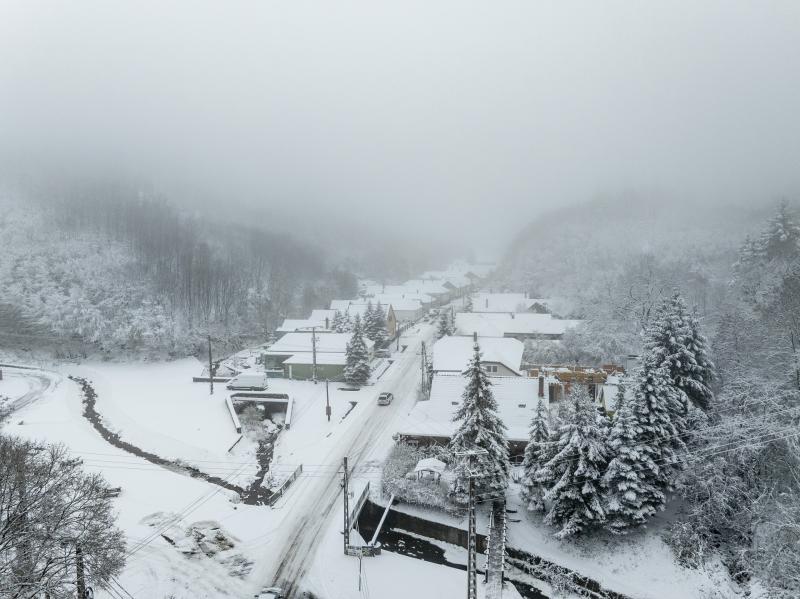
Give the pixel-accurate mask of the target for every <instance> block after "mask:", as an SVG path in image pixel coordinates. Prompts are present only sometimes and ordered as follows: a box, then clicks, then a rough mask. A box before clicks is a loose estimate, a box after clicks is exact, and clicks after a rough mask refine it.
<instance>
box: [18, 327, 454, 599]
mask: <svg viewBox="0 0 800 599" xmlns="http://www.w3.org/2000/svg"><path fill="white" fill-rule="evenodd" d="M429 332H430V331H427V330H426V333H429ZM409 351H412V350H409ZM409 360H413V362H414V364H416V361H417V360H418V357H413V358H407V360H406V366H408V363H409ZM399 365H400V364H399V362H398V363H396V364H393V365H392V366H391V367H390V368H389V369H388V370H387V371H386V373H384V374H383V375H382V376H381V381H380V382H381V383H383V384H384V385H385V386H392V385H395V384H399V379H398V378H397V374H398V373H397V372H395V369H396V366H399ZM201 368H202V367H201V365H200V363H199V362H197V361H196V360H192V359H187V360H179V361H175V362H169V363H134V364H109V363H90V364H84V365H81V366H75V365H65V366H63V367H61V368H60V369H59V370H60V372H55V371H48V372H42V371H30V374H29V375H28V374H26V375H23V376H22V377H21V378H20V379H18V380H14V381H13V382H12V379H8V382H6V386H5V387H4V389H5V390H6V393H8V394H9V395H10V394H11V393H12V392H13V394H14V395H16V396H21V395H26V394H29V393H30V392H31V390H32V389H34V390H36V389H38V390H39V391H40V393H38V394H36V396H35V397H34V399H35V401H32V402H31V403H29V404H27V405H26V406H24V407H22V408H20V409H19V410H17V411H15V413H14V415H13V417H12V418H10V419H8V420H7V421H6V422H5V423H4V425H3V426H4V432H8V433H11V434H15V435H19V436H21V437H24V438H30V439H39V440H43V441H48V442H51V443H63V444H65V445H66V446H68V447H69V448H70V450H71V451H72V452H73V453H74V454H75V455H78V456H79V457H81V458H82V459H83V460H84V463H85V466H86V468H87V469H88V470H92V471H98V472H101V473H102V474H103V475H104V476H105V478H106V479H107V480H108V481H109V483H110V485H111V486H119V487H121V489H122V492H121V494H120V496H119V497H118V498H116V499H115V500H114V502H115V507H116V509H117V511H118V515H119V526H120V527H121V529H122V530H123V531H124V532H125V534H126V537H127V544H128V551H129V554H130V555H129V557H128V563H127V565H126V567H125V570H124V571H123V573H122V574H121V575H120V576H119V577H118V578H119V581H120V582H121V584H122V585H123V586H124V587H125V589H127V590H128V591H129V592H130V593H131V594H132V595H133V596H134V597H137V598H138V597H156V598H162V597H170V596H173V597H175V598H176V599H180V598H184V597H185V598H189V597H244V596H248V594H251V593H252V589H253V587H254V585H255V586H258V585H259V584H261V583H263V582H265V581H264V580H261V579H258V580H256V579H257V578H258V577H257V574H258V572H259V571H264V572H266V571H269V570H272V569H274V566H271V565H270V563H269V562H274V561H275V560H277V556H278V555H280V553H281V552H282V551H283V550H284V549H285V542H286V539H287V538H288V536H289V533H290V532H291V531H290V530H287V526H288V528H294V527H295V524H294V522H295V519H294V518H289V516H290V515H293V512H294V511H295V508H296V507H297V510H300V511H302V509H303V507H304V506H305V503H307V502H304V501H302V500H301V498H305V494H307V493H309V492H312V491H314V489H316V488H317V483H318V482H321V481H322V480H323V479H329V478H331V477H334V480H335V479H336V477H337V474H336V471H337V469H338V467H337V465H336V464H335V463H332V462H331V460H330V455H331V453H332V452H333V451H334V450H335V448H337V446H339V445H341V444H343V443H348V442H352V439H354V438H358V437H357V436H358V433H359V431H360V430H362V429H363V428H364V427H365V423H367V422H370V421H371V420H370V419H371V418H372V415H373V413H374V414H377V415H379V416H381V415H383V414H386V415H389V414H395V412H396V411H397V409H399V408H401V407H402V406H403V405H404V404H403V403H402V402H399V401H398V402H396V404H397V405H393V406H390V407H388V408H380V410H381V411H377V408H376V405H375V403H374V402H375V399H376V396H377V394H378V393H379V392H380V391H381V390H384V389H383V387H381V386H380V385H376V386H372V387H365V388H364V389H362V390H360V391H355V392H354V391H344V390H342V389H340V387H341V385H337V384H331V385H330V387H329V392H330V401H331V406H332V417H331V421H330V422H328V420H327V418H326V417H325V385H324V383H319V384H317V385H314V384H313V383H312V382H307V381H287V380H282V379H271V380H270V391H274V392H286V393H289V394H290V395H291V396H292V397H293V398H294V399H295V401H296V404H295V407H294V410H295V412H294V415H293V419H292V426H291V429H290V430H284V431H282V432H281V434H280V435H279V437H278V439H277V441H276V447H275V453H274V459H273V463H274V465H275V466H274V467H275V469H276V470H278V471H281V470H282V469H287V470H288V469H289V468H292V469H293V468H294V466H295V465H296V464H299V463H303V465H304V474H303V476H302V477H301V479H300V480H298V482H297V483H295V485H293V486H292V487H291V488H290V489H289V491H288V492H287V494H286V495H285V496H284V497H283V498H281V499H280V500H279V501H278V502H277V504H276V505H275V507H274V508H269V507H266V506H247V505H244V504H242V503H240V502H239V501H238V499H236V498H234V497H233V496H232V495H233V494H232V493H230V492H228V491H225V490H223V489H221V488H219V487H217V486H214V485H212V484H209V483H206V482H203V481H202V480H198V479H193V478H190V477H188V476H186V475H183V474H180V473H176V472H173V471H170V470H167V469H164V468H162V467H159V466H155V465H153V464H151V463H149V462H147V461H145V460H144V459H141V458H138V457H135V456H132V455H130V454H128V453H125V452H124V451H122V450H120V449H117V448H115V447H113V446H111V445H110V444H108V443H107V442H106V441H105V440H104V439H103V438H102V437H101V436H100V435H99V433H98V432H97V431H96V430H95V429H94V428H93V427H92V425H91V424H90V423H89V422H88V421H87V420H86V419H85V418H84V417H83V415H82V411H83V406H82V394H81V390H80V387H79V386H78V385H77V384H76V383H75V382H73V381H71V380H69V379H68V378H67V375H76V376H81V377H86V378H87V379H89V380H90V381H91V382H92V384H93V386H94V388H95V390H96V391H97V394H98V397H97V404H96V408H97V410H98V412H99V413H100V414H101V415H102V417H103V422H104V424H105V425H106V426H108V428H110V429H112V430H114V431H115V432H117V433H118V434H120V435H121V437H122V438H123V439H124V440H126V441H128V442H130V443H133V444H134V445H137V446H138V447H140V448H142V449H144V450H146V451H150V452H153V453H156V454H158V455H160V456H162V457H167V458H173V459H181V460H183V461H186V462H189V463H192V464H194V465H196V466H197V467H198V468H200V469H201V470H203V471H205V472H208V473H209V474H214V475H216V476H220V477H223V478H229V480H231V482H243V480H244V479H246V478H247V477H249V476H252V472H253V471H254V470H255V468H256V466H255V460H254V458H253V457H252V453H251V452H252V449H253V447H252V444H250V445H249V448H248V443H247V442H246V441H242V442H241V443H240V444H239V445H237V448H236V450H235V451H234V452H232V453H230V454H229V453H228V448H229V447H230V445H231V444H232V443H233V442H234V441H235V440H236V439H237V438H238V435H237V434H236V433H235V431H234V429H233V426H232V424H231V422H230V418H229V415H228V413H227V411H226V409H225V405H224V397H225V393H226V391H225V390H224V386H222V385H218V386H217V389H216V392H215V394H214V395H213V396H209V395H208V386H207V385H204V384H200V383H192V382H191V377H192V376H194V375H197V374H198V373H199V371H200V369H201ZM393 373H394V374H393ZM404 376H406V375H404ZM415 376H416V375H415ZM31 377H32V378H31ZM37 377H39V378H37ZM41 378H44V379H45V381H46V384H42V383H41V382H40V381H41ZM403 380H404V379H403ZM411 387H413V384H412V382H411V381H409V382H408V383H403V388H404V389H408V388H411ZM408 401H411V404H412V405H413V400H412V399H411V395H410V394H408V398H406V404H407V403H408ZM351 402H355V403H356V405H355V407H353V404H352V403H351ZM395 415H396V414H395ZM370 439H371V442H372V441H373V440H374V442H375V443H377V445H374V446H373V445H370V446H368V447H363V448H360V449H361V450H362V451H363V452H365V455H366V457H367V458H369V457H371V456H372V455H373V454H374V455H375V456H376V457H380V456H381V455H383V453H384V452H385V450H386V449H387V448H388V447H389V446H390V444H391V436H390V433H387V435H385V438H384V437H383V436H381V437H380V442H378V440H377V438H375V437H370ZM243 448H244V449H243ZM248 453H249V454H250V455H248ZM370 463H371V462H370V461H369V460H367V464H366V466H362V468H361V469H359V470H358V471H357V472H356V473H355V475H354V477H355V478H354V487H358V486H359V485H363V484H365V482H366V481H367V480H370V479H371V478H373V477H374V476H375V473H374V472H371V471H370V466H369V464H370ZM337 486H338V485H337ZM339 501H341V498H339ZM337 509H338V510H341V503H339V507H338V508H337ZM338 522H339V519H338V518H333V519H331V521H330V527H331V532H330V534H331V535H333V536H334V538H335V537H337V536H338V538H339V543H340V542H341V525H340V524H337V523H338ZM337 526H338V528H337ZM215 529H219V530H220V531H221V533H222V536H223V537H224V538H225V539H226V542H225V543H223V545H224V546H223V547H217V546H216V545H214V543H210V544H209V543H207V542H205V541H202V542H200V543H198V542H196V541H195V540H193V538H192V535H190V534H188V533H190V532H191V533H192V534H211V532H210V531H214V530H215ZM198 531H199V532H198ZM165 537H166V538H165ZM167 539H169V540H167ZM227 540H231V541H232V543H233V546H232V547H229V548H228V547H227ZM173 543H174V545H173ZM315 549H319V548H318V547H315ZM183 551H191V552H192V555H191V556H187V555H185V554H184V553H183ZM203 551H206V553H207V555H206V554H204V553H203ZM340 554H341V549H340V546H337V548H336V550H332V552H330V553H329V552H328V551H327V550H326V551H324V552H321V551H320V552H318V553H317V559H315V560H313V562H314V570H315V571H317V570H318V571H319V572H327V571H328V570H329V568H328V567H327V564H329V563H338V562H342V563H341V566H340V567H337V568H334V570H335V572H333V574H332V578H331V581H330V582H329V588H332V589H335V591H332V592H335V594H331V595H327V594H325V595H322V596H323V597H324V598H325V599H327V598H328V596H330V597H341V598H346V597H359V596H361V595H359V592H358V590H357V587H353V586H352V585H351V584H349V581H348V584H346V585H345V582H344V581H342V583H341V584H342V585H344V586H342V587H341V588H339V586H338V582H337V581H338V580H339V579H338V576H339V575H340V574H341V573H342V572H345V571H347V570H352V569H353V568H354V567H357V560H356V559H355V558H345V557H344V556H342V555H340ZM311 559H313V558H311ZM335 560H338V562H337V561H335ZM395 561H396V562H397V564H402V563H406V562H409V563H408V564H407V567H408V568H409V569H412V568H413V569H414V571H420V572H422V571H425V572H426V574H425V575H424V576H421V577H420V579H419V582H420V584H419V588H416V586H415V593H414V595H415V596H416V597H419V599H425V598H426V597H431V599H433V598H434V597H437V598H438V597H440V596H441V593H440V592H439V590H438V588H439V582H440V579H441V584H443V585H449V584H452V588H453V589H462V588H463V574H461V573H459V572H457V571H453V570H451V569H448V568H445V567H440V566H433V565H431V564H426V563H424V562H419V561H417V560H409V559H408V558H403V557H402V556H394V555H391V554H387V555H385V556H382V557H379V558H374V559H373V560H372V561H371V562H370V565H368V566H367V568H373V570H374V572H375V574H374V575H373V576H372V579H371V580H370V582H372V587H373V589H377V590H373V595H372V596H373V597H390V598H391V597H394V596H397V595H396V594H395V595H392V594H389V593H390V589H391V592H396V591H397V588H396V587H397V585H394V584H391V581H392V580H393V577H392V576H390V575H389V572H390V571H392V572H393V571H396V570H397V571H399V569H402V568H403V566H401V565H397V564H395ZM247 562H256V564H255V566H254V571H253V574H252V575H251V576H250V578H249V579H248V580H242V579H241V578H239V577H236V576H232V575H231V573H232V572H234V573H235V572H236V571H237V570H240V569H241V566H242V565H243V564H244V565H245V569H247ZM256 566H258V567H256ZM323 566H325V567H323ZM315 576H316V574H315ZM315 579H316V578H315ZM431 581H435V584H430V582H431ZM447 581H451V582H447ZM423 582H427V583H428V584H422V583H423ZM381 585H384V586H385V587H386V589H387V590H386V591H385V592H384V591H383V590H382V589H383V587H382V586H381ZM426 587H427V589H426ZM447 588H450V587H449V586H448V587H447ZM96 590H97V591H99V592H98V593H97V596H98V597H106V596H108V597H110V596H112V595H110V594H107V593H105V592H103V591H102V590H99V589H96Z"/></svg>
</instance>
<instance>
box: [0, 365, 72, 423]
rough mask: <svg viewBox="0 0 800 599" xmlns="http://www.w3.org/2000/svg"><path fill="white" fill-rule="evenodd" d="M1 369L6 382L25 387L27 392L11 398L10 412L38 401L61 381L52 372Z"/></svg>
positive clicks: (17, 367) (15, 367)
mask: <svg viewBox="0 0 800 599" xmlns="http://www.w3.org/2000/svg"><path fill="white" fill-rule="evenodd" d="M2 369H3V378H4V379H5V381H6V382H18V383H19V384H20V385H25V386H27V391H25V392H23V393H22V394H21V395H19V396H17V397H12V399H11V402H10V403H9V406H8V407H9V408H10V409H11V411H12V412H13V411H15V410H19V409H21V408H24V407H25V406H27V405H30V404H32V403H33V402H35V401H36V400H37V399H40V398H41V397H42V396H43V395H44V394H45V393H46V392H49V391H50V389H51V388H52V387H53V386H55V385H56V384H58V381H59V380H60V379H61V376H60V375H58V374H56V373H54V372H49V371H46V370H36V369H33V368H27V367H24V366H10V365H3V366H2Z"/></svg>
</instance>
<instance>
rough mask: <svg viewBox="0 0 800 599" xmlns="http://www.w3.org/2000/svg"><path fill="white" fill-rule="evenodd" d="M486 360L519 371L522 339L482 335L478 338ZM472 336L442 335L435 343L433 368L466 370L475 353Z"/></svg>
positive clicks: (456, 370) (437, 369)
mask: <svg viewBox="0 0 800 599" xmlns="http://www.w3.org/2000/svg"><path fill="white" fill-rule="evenodd" d="M478 345H479V347H480V348H481V354H482V358H481V359H482V360H483V361H484V362H498V363H500V364H502V365H503V366H505V367H507V368H509V369H511V370H513V371H514V372H519V368H520V365H521V364H522V352H523V351H524V350H525V346H524V344H523V343H522V342H521V341H517V340H516V339H511V338H507V337H506V338H504V337H482V338H479V339H478ZM474 346H475V342H474V341H473V339H472V336H471V335H470V336H453V337H442V338H441V339H439V340H438V341H437V342H436V343H434V345H433V370H434V371H435V372H442V371H451V372H464V370H466V368H467V365H468V364H469V361H470V360H471V359H472V356H473V353H474Z"/></svg>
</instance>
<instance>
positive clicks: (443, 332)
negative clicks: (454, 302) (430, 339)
mask: <svg viewBox="0 0 800 599" xmlns="http://www.w3.org/2000/svg"><path fill="white" fill-rule="evenodd" d="M451 334H452V333H451V331H450V314H449V313H448V311H447V310H442V312H441V314H440V315H439V329H438V330H437V331H436V338H437V339H441V338H442V337H445V336H447V335H451Z"/></svg>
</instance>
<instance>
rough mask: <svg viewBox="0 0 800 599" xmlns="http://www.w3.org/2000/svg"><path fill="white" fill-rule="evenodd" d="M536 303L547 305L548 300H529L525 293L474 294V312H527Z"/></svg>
mask: <svg viewBox="0 0 800 599" xmlns="http://www.w3.org/2000/svg"><path fill="white" fill-rule="evenodd" d="M536 303H539V304H546V303H547V300H544V299H536V298H529V297H527V294H525V293H486V292H483V291H482V292H479V293H473V294H472V311H473V312H527V311H528V310H529V309H530V307H531V306H532V305H533V304H536Z"/></svg>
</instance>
